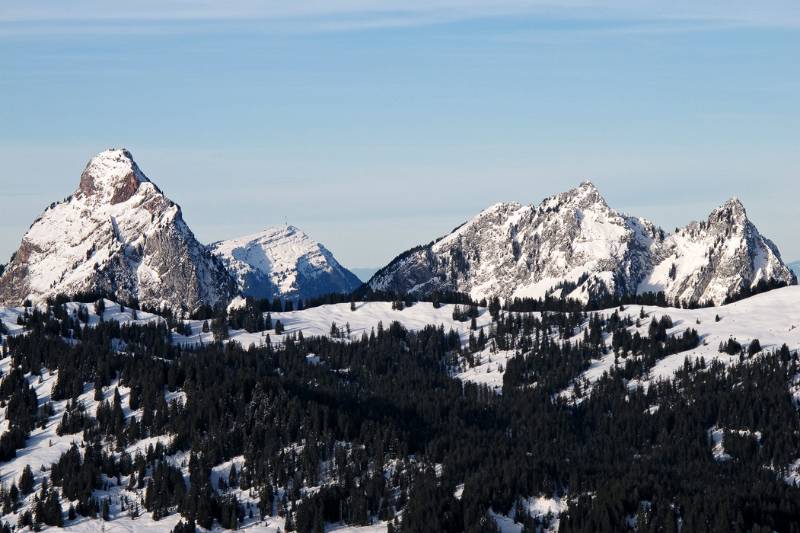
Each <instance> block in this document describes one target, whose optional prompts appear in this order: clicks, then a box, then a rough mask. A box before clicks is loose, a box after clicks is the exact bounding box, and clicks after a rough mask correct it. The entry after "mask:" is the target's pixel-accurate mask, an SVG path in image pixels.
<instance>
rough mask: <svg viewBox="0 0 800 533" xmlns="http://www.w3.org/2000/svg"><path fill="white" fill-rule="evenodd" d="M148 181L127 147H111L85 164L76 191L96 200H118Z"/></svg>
mask: <svg viewBox="0 0 800 533" xmlns="http://www.w3.org/2000/svg"><path fill="white" fill-rule="evenodd" d="M149 182H150V180H149V179H148V178H147V176H145V175H144V173H143V172H142V171H141V170H140V169H139V166H138V165H137V164H136V162H135V161H134V160H133V156H132V155H131V153H130V152H129V151H128V150H126V149H124V148H121V149H116V148H111V149H108V150H105V151H103V152H100V153H99V154H97V155H96V156H94V157H93V158H92V159H91V160H90V161H89V163H88V164H87V165H86V168H85V169H84V170H83V172H82V173H81V180H80V185H79V187H78V191H77V193H76V195H81V196H83V197H85V198H87V199H91V200H92V201H94V202H96V203H103V204H118V203H122V202H125V201H127V200H128V199H129V198H130V197H131V196H133V195H134V194H135V193H136V191H137V190H138V188H139V185H141V184H142V183H149Z"/></svg>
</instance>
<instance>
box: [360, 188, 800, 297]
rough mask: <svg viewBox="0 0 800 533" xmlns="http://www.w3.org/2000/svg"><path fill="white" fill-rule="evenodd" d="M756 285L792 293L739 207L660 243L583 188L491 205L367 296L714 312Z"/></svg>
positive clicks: (784, 271)
mask: <svg viewBox="0 0 800 533" xmlns="http://www.w3.org/2000/svg"><path fill="white" fill-rule="evenodd" d="M673 264H674V265H675V266H674V267H673V266H672V265H673ZM760 280H765V281H768V282H773V283H774V282H780V283H792V282H793V281H794V277H793V275H792V274H791V272H790V271H789V269H788V268H787V267H786V266H785V265H784V264H783V262H782V261H781V259H780V254H779V253H778V251H777V249H776V248H775V246H774V245H773V244H772V243H771V242H770V241H769V240H767V239H765V238H763V237H762V236H761V235H760V234H759V233H758V230H756V228H755V226H753V225H752V223H750V222H749V220H747V216H746V213H745V212H744V208H743V207H741V204H740V203H739V202H738V201H731V202H728V203H726V204H725V205H724V206H722V207H721V208H719V209H717V210H715V211H714V212H713V213H712V214H711V216H710V217H709V220H708V221H707V222H704V223H693V224H691V225H689V226H687V228H685V229H683V230H681V231H679V232H678V233H676V234H675V235H669V236H667V235H665V233H664V232H663V231H662V230H660V229H659V228H656V227H655V226H654V225H653V224H651V223H650V222H649V221H647V220H645V219H642V218H637V217H632V216H628V215H625V214H622V213H620V212H618V211H616V210H614V209H612V208H610V207H609V206H608V204H607V203H606V201H605V200H604V199H603V197H602V196H601V195H600V193H599V192H598V190H597V188H596V187H595V186H594V185H593V184H591V183H589V182H584V183H582V184H581V185H580V186H578V187H576V188H575V189H572V190H570V191H567V192H564V193H561V194H558V195H555V196H552V197H550V198H547V199H545V200H544V201H543V202H542V203H541V204H540V205H538V206H535V205H527V206H523V205H520V204H515V203H509V204H505V203H504V204H496V205H494V206H492V207H490V208H488V209H486V210H485V211H483V212H481V213H480V214H478V215H477V216H476V217H475V218H473V219H472V220H470V221H468V222H467V223H465V224H464V225H462V226H461V227H459V228H457V229H456V230H454V231H453V232H452V233H450V234H449V235H447V236H445V237H443V238H441V239H439V240H438V241H435V242H433V243H431V244H429V245H426V246H421V247H418V248H415V249H412V250H409V251H408V252H405V253H404V254H401V255H400V256H399V257H398V258H396V259H395V260H394V261H392V262H391V263H390V264H389V265H388V266H386V267H384V268H383V269H381V270H380V271H378V272H377V273H376V274H375V276H373V278H372V279H371V280H370V281H369V286H370V287H371V288H372V289H374V290H381V291H392V292H399V293H405V292H411V293H417V294H429V293H431V292H433V291H436V290H439V291H458V292H466V293H469V294H470V295H471V296H472V297H473V298H483V297H489V296H499V297H501V298H510V297H532V298H541V297H544V296H545V295H548V294H549V295H553V296H556V297H558V296H563V297H570V298H575V299H579V300H581V301H584V302H585V301H588V300H589V299H591V298H592V297H596V296H600V295H604V294H612V295H623V294H635V293H637V292H639V293H641V292H648V291H653V292H658V291H664V292H665V294H666V296H667V298H668V299H670V300H679V301H685V302H690V301H692V302H696V301H706V300H713V301H714V302H715V303H721V302H722V301H723V300H724V299H725V298H726V297H727V296H728V295H730V294H732V292H736V291H739V290H741V289H742V288H743V287H751V286H754V285H756V284H757V283H758V282H759V281H760Z"/></svg>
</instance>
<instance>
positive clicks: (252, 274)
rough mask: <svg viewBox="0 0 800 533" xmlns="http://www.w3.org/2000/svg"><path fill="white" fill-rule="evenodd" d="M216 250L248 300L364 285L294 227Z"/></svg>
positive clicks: (231, 242)
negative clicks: (249, 298)
mask: <svg viewBox="0 0 800 533" xmlns="http://www.w3.org/2000/svg"><path fill="white" fill-rule="evenodd" d="M211 249H212V251H213V253H214V254H215V255H217V256H218V257H219V258H220V259H221V260H222V261H223V263H224V264H225V265H226V267H227V268H228V270H229V271H230V272H231V274H232V275H233V276H234V278H235V279H236V280H237V283H238V285H239V291H240V292H242V293H243V294H244V295H245V296H251V297H255V298H274V297H284V298H286V297H289V298H293V297H299V298H314V297H317V296H321V295H323V294H329V293H333V292H341V293H345V292H350V291H352V290H354V289H356V288H357V287H359V286H360V285H361V281H360V280H359V279H358V278H357V277H356V276H355V275H354V274H353V273H351V272H350V271H349V270H347V269H346V268H344V267H343V266H342V265H341V264H339V262H338V261H336V259H335V258H334V257H333V254H331V252H330V251H328V249H327V248H325V247H324V246H323V245H321V244H320V243H318V242H316V241H314V240H313V239H311V237H309V236H308V235H307V234H305V233H304V232H303V231H302V230H300V229H299V228H297V227H295V226H290V225H283V226H276V227H271V228H266V229H264V230H263V231H260V232H258V233H255V234H252V235H246V236H244V237H238V238H235V239H230V240H227V241H219V242H216V243H213V244H211Z"/></svg>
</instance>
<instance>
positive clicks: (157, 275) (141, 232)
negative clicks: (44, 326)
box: [0, 150, 235, 310]
mask: <svg viewBox="0 0 800 533" xmlns="http://www.w3.org/2000/svg"><path fill="white" fill-rule="evenodd" d="M234 291H235V287H234V284H233V281H232V279H231V277H230V276H229V274H228V273H227V272H226V270H225V268H224V267H223V265H222V264H221V262H220V261H219V260H218V259H216V258H215V257H214V256H213V255H212V254H211V253H210V251H209V250H208V249H207V248H206V247H205V246H203V245H202V244H200V243H199V242H198V241H197V240H196V239H195V237H194V234H193V233H192V232H191V230H190V229H189V227H188V226H187V225H186V223H185V222H184V221H183V217H182V215H181V210H180V207H179V206H178V205H177V204H175V203H174V202H172V201H170V200H169V199H168V198H167V197H166V196H164V194H163V193H162V192H161V191H160V190H159V189H158V187H156V185H155V184H154V183H152V182H151V181H150V180H149V179H148V178H147V177H146V176H145V175H144V173H143V172H142V171H141V170H140V169H139V167H138V166H137V165H136V163H135V162H134V160H133V158H132V157H131V154H130V153H129V152H128V151H127V150H106V151H104V152H102V153H100V154H98V155H97V156H95V157H94V158H92V160H91V161H89V163H88V165H87V166H86V168H85V170H84V171H83V173H82V174H81V178H80V185H79V187H78V189H77V190H76V191H75V193H74V194H73V195H72V196H70V197H69V198H67V199H66V200H65V201H63V202H59V203H54V204H51V205H50V207H48V208H47V209H46V210H45V211H44V213H43V214H42V215H41V216H40V217H39V218H38V219H37V220H36V221H34V223H33V224H32V225H31V227H30V229H29V230H28V232H27V233H26V234H25V236H24V237H23V239H22V243H21V245H20V247H19V249H18V250H17V252H16V253H15V254H14V256H13V259H12V260H11V262H10V263H9V264H8V266H7V267H6V269H5V272H4V273H3V274H2V276H1V277H0V303H2V304H4V305H18V304H20V303H21V302H22V301H23V300H25V299H28V298H29V299H32V300H34V301H39V300H43V299H45V298H47V297H49V296H53V295H56V294H59V293H63V294H68V295H73V294H78V293H103V294H106V295H110V296H113V297H114V298H116V299H118V300H122V301H128V300H134V299H135V300H138V301H139V302H140V303H141V304H143V305H147V306H154V307H162V306H165V307H169V308H173V309H177V308H180V307H184V308H186V309H187V310H192V309H195V308H197V307H199V306H201V305H206V304H207V305H215V304H218V303H225V302H226V301H228V300H229V299H230V298H231V297H232V296H233V294H234Z"/></svg>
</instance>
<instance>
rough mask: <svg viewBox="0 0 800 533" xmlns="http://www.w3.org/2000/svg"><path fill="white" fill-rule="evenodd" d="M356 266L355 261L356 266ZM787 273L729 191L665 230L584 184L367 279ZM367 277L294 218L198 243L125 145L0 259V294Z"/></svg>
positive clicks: (264, 294) (450, 286) (98, 160)
mask: <svg viewBox="0 0 800 533" xmlns="http://www.w3.org/2000/svg"><path fill="white" fill-rule="evenodd" d="M795 266H797V264H795ZM360 273H361V274H362V275H364V272H363V271H362V272H360ZM793 283H796V277H795V274H793V273H792V271H791V270H790V269H789V267H788V266H787V265H786V264H784V263H783V261H782V260H781V256H780V253H779V251H778V249H777V247H776V246H775V245H774V244H773V243H772V242H771V241H770V240H769V239H767V238H765V237H763V236H762V235H761V234H760V233H759V232H758V230H757V229H756V227H755V226H754V225H753V223H752V222H750V220H749V219H748V217H747V213H746V211H745V208H744V206H743V205H742V204H741V202H740V201H739V200H737V199H731V200H729V201H727V202H725V204H723V205H722V206H721V207H719V208H717V209H715V210H714V211H713V212H712V213H711V214H710V215H709V217H708V219H707V220H705V221H703V222H693V223H691V224H689V225H688V226H686V227H685V228H683V229H680V230H678V231H677V232H676V233H673V234H666V233H665V232H664V231H663V230H661V229H660V228H657V227H656V226H654V225H653V224H652V223H651V222H649V221H647V220H646V219H643V218H638V217H633V216H630V215H626V214H623V213H621V212H619V211H616V210H614V209H612V208H611V207H609V206H608V204H607V203H606V201H605V200H604V199H603V197H602V196H601V194H600V193H599V191H598V190H597V188H596V187H595V186H594V185H592V184H591V183H589V182H584V183H582V184H581V185H579V186H578V187H576V188H574V189H572V190H569V191H567V192H564V193H561V194H557V195H555V196H552V197H550V198H547V199H545V200H544V201H543V202H542V203H541V204H539V205H521V204H517V203H499V204H495V205H493V206H491V207H489V208H488V209H486V210H484V211H482V212H481V213H479V214H478V215H477V216H476V217H475V218H473V219H471V220H469V221H467V222H466V223H464V224H463V225H461V226H460V227H458V228H457V229H455V230H454V231H453V232H451V233H450V234H448V235H446V236H444V237H442V238H440V239H438V240H436V241H433V242H431V243H429V244H427V245H422V246H418V247H416V248H414V249H411V250H408V251H407V252H404V253H403V254H401V255H399V256H398V257H397V258H396V259H395V260H393V261H392V262H391V263H390V264H389V265H387V266H385V267H383V268H381V269H379V270H378V271H377V272H375V273H374V275H372V277H371V278H370V279H369V282H368V284H367V286H368V287H369V288H371V289H373V290H376V291H386V292H392V293H397V294H403V293H413V294H417V295H428V294H430V293H432V292H434V291H457V292H464V293H469V294H470V295H471V296H472V297H474V298H483V297H489V296H499V297H503V298H510V297H531V298H541V297H543V296H546V295H550V296H553V297H569V298H575V299H578V300H581V301H584V302H586V301H589V300H591V299H592V298H595V297H599V296H604V295H615V296H619V295H630V294H636V293H643V292H662V291H663V292H664V293H665V295H666V297H667V298H668V299H669V300H670V301H673V302H680V303H692V302H701V303H705V302H713V303H716V304H720V303H722V302H723V301H725V300H726V299H728V298H730V297H731V296H732V295H736V294H740V293H742V292H743V291H745V292H746V291H748V290H750V289H752V288H754V287H757V286H765V287H774V286H778V285H787V284H793ZM361 285H362V283H361V281H360V280H359V278H358V277H356V275H355V274H353V272H351V271H350V270H348V269H346V268H345V267H343V266H342V265H341V264H340V263H339V262H338V261H337V260H336V259H335V257H334V256H333V254H332V253H331V252H330V251H329V250H328V249H327V248H325V247H324V246H323V245H322V244H319V243H317V242H315V241H313V240H312V239H311V238H310V237H309V236H308V235H306V234H304V233H303V232H302V231H300V230H299V229H297V228H295V227H294V226H289V225H286V226H281V227H276V228H268V229H266V230H263V231H262V232H260V233H257V234H255V235H249V236H246V237H240V238H236V239H230V240H225V241H220V242H216V243H213V244H211V245H208V246H206V245H204V244H201V243H200V242H198V241H197V239H196V238H195V236H194V234H193V233H192V231H191V230H190V229H189V227H188V226H187V224H186V223H185V222H184V220H183V217H182V214H181V209H180V207H179V206H178V205H177V204H175V203H174V202H173V201H171V200H170V199H168V198H167V197H166V196H165V195H164V193H163V192H162V191H161V190H160V189H159V188H158V187H157V186H156V185H155V184H154V183H153V182H152V181H151V180H150V179H149V178H147V176H145V174H144V173H143V172H142V171H141V170H140V169H139V167H138V165H137V164H136V163H135V162H134V160H133V157H132V156H131V154H130V152H128V151H127V150H124V149H111V150H106V151H104V152H101V153H100V154H98V155H97V156H95V157H94V158H92V159H91V161H89V163H88V164H87V166H86V168H85V169H84V171H83V173H82V174H81V177H80V183H79V186H78V189H77V190H76V191H75V193H73V194H72V195H71V196H70V197H68V198H67V199H66V200H64V201H61V202H57V203H53V204H51V205H50V206H49V207H48V208H47V209H45V211H44V213H43V214H42V215H41V216H40V217H39V218H37V219H36V220H35V221H34V222H33V224H32V225H31V227H30V229H29V230H28V231H27V233H26V234H25V236H24V237H23V239H22V243H21V244H20V247H19V249H18V250H17V251H16V252H15V254H14V255H13V257H12V259H11V261H10V262H9V264H8V265H6V267H5V270H4V271H2V270H0V305H18V304H20V303H21V302H23V301H24V300H26V299H31V300H36V301H41V300H44V299H46V298H47V297H50V296H54V295H56V294H66V295H71V296H75V295H81V294H87V295H92V294H102V295H106V296H110V297H112V298H115V299H116V300H119V301H132V300H135V301H138V302H139V303H141V304H144V305H146V306H148V307H168V308H172V309H185V310H188V311H191V310H194V309H197V308H199V307H201V306H204V305H208V306H215V305H222V304H226V303H227V302H229V301H230V300H231V299H232V298H233V297H234V296H237V295H244V296H251V297H256V298H268V299H271V298H276V297H278V298H302V299H308V298H314V297H317V296H321V295H324V294H328V293H333V292H337V293H350V292H352V291H354V290H355V289H357V288H358V287H359V286H361Z"/></svg>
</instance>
